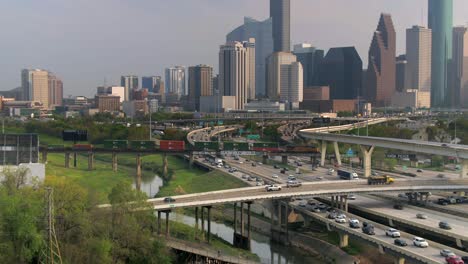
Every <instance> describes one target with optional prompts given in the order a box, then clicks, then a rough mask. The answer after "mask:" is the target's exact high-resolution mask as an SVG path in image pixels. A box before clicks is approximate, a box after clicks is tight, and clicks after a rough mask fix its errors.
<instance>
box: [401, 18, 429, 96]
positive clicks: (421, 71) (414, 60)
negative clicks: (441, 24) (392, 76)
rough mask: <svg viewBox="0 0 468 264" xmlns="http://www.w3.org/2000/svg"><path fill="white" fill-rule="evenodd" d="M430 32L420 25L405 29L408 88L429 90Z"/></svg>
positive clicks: (422, 90)
mask: <svg viewBox="0 0 468 264" xmlns="http://www.w3.org/2000/svg"><path fill="white" fill-rule="evenodd" d="M431 53H432V32H431V30H430V29H428V28H425V27H422V26H413V27H412V28H408V29H407V30H406V61H407V72H406V73H407V74H408V76H407V80H408V85H409V87H408V88H410V89H415V90H418V91H421V92H430V91H431V61H432V59H431V57H432V54H431Z"/></svg>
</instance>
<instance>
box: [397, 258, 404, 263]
mask: <svg viewBox="0 0 468 264" xmlns="http://www.w3.org/2000/svg"><path fill="white" fill-rule="evenodd" d="M395 264H405V258H404V257H396V258H395Z"/></svg>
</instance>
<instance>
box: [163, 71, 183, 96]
mask: <svg viewBox="0 0 468 264" xmlns="http://www.w3.org/2000/svg"><path fill="white" fill-rule="evenodd" d="M166 93H169V94H176V95H178V96H179V97H180V96H182V95H188V91H187V88H186V85H185V67H184V66H175V67H171V68H167V69H166Z"/></svg>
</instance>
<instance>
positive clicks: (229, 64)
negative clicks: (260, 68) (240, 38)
mask: <svg viewBox="0 0 468 264" xmlns="http://www.w3.org/2000/svg"><path fill="white" fill-rule="evenodd" d="M253 72H255V40H254V39H251V40H250V41H248V42H237V41H235V42H228V43H226V44H225V45H222V46H221V47H220V50H219V77H218V85H219V91H220V95H221V96H233V97H235V102H234V103H233V106H234V109H236V110H241V109H244V105H245V104H246V103H247V101H248V99H249V96H251V95H255V75H253V76H252V73H253Z"/></svg>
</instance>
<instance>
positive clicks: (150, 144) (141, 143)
mask: <svg viewBox="0 0 468 264" xmlns="http://www.w3.org/2000/svg"><path fill="white" fill-rule="evenodd" d="M130 148H131V149H133V150H152V149H155V148H156V144H155V143H154V141H149V140H135V141H130Z"/></svg>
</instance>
